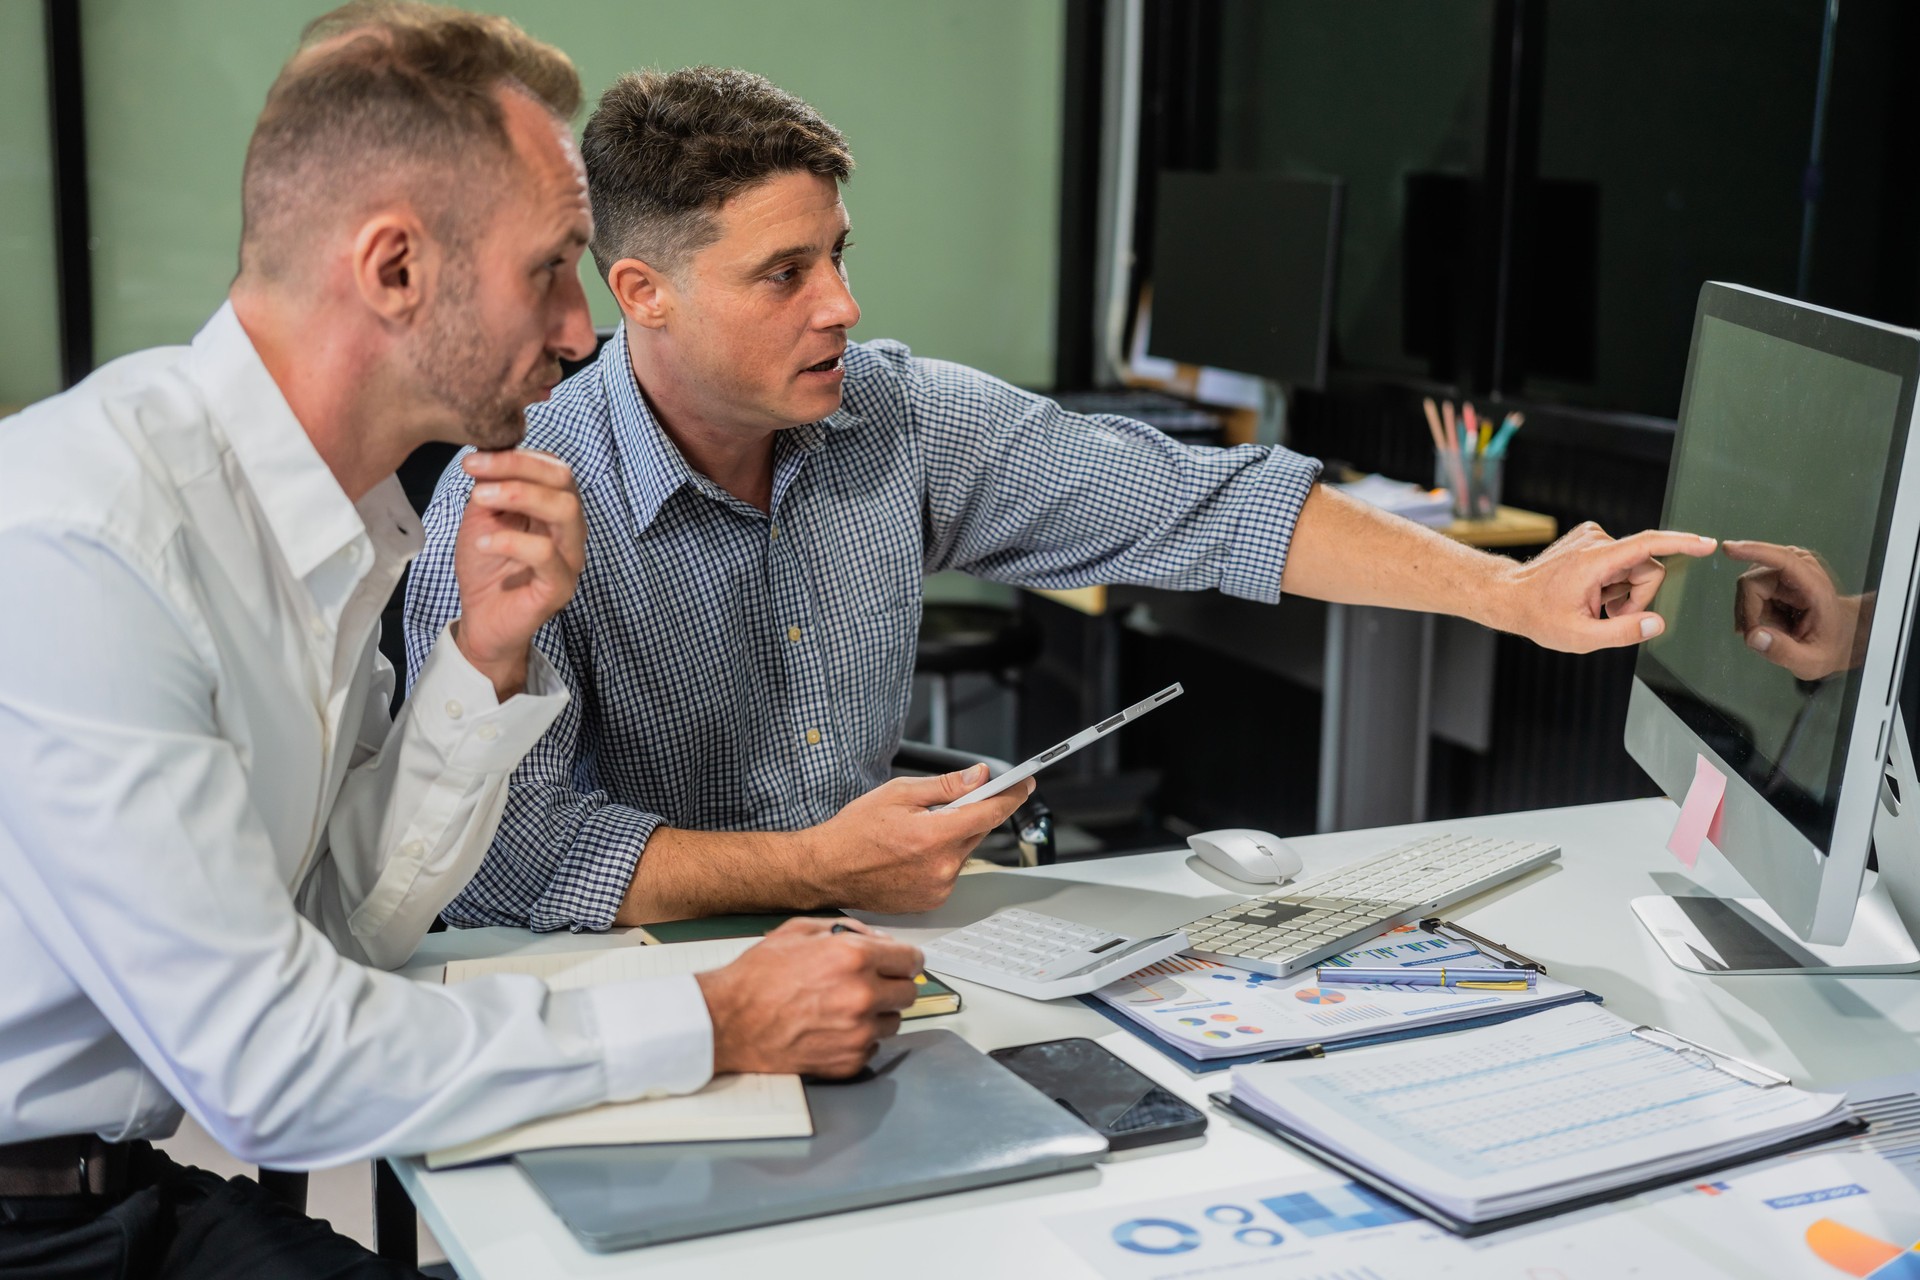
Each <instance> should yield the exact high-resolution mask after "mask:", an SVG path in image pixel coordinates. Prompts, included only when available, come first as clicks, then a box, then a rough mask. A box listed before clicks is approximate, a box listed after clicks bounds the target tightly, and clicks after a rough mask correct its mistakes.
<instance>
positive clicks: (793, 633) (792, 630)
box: [787, 627, 800, 644]
mask: <svg viewBox="0 0 1920 1280" xmlns="http://www.w3.org/2000/svg"><path fill="white" fill-rule="evenodd" d="M787 639H788V640H790V641H792V642H793V643H794V644H798V643H800V628H798V627H788V628H787Z"/></svg>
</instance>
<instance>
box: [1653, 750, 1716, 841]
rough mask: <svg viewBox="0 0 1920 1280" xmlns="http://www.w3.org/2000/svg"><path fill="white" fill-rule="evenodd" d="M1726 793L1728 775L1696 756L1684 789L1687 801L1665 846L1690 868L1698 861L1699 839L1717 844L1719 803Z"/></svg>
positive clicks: (1681, 808)
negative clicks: (1690, 775)
mask: <svg viewBox="0 0 1920 1280" xmlns="http://www.w3.org/2000/svg"><path fill="white" fill-rule="evenodd" d="M1726 796H1727V775H1726V774H1724V773H1721V772H1720V771H1719V770H1718V769H1716V768H1714V767H1713V765H1712V764H1711V763H1709V762H1708V760H1707V758H1706V757H1705V756H1702V755H1696V756H1695V757H1694V763H1693V785H1692V786H1690V787H1688V788H1687V798H1686V801H1685V802H1684V803H1683V804H1682V805H1681V806H1680V820H1679V821H1678V822H1676V823H1674V824H1673V834H1672V835H1670V836H1668V837H1667V848H1668V850H1669V851H1671V852H1672V854H1673V856H1674V857H1676V858H1678V859H1680V861H1681V863H1682V864H1683V865H1684V866H1686V867H1688V868H1691V867H1692V866H1693V864H1694V863H1696V862H1698V861H1699V860H1700V842H1701V841H1702V840H1711V841H1713V842H1714V843H1715V844H1716V845H1717V844H1719V843H1720V802H1721V801H1722V800H1724V799H1726Z"/></svg>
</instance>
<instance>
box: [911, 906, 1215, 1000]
mask: <svg viewBox="0 0 1920 1280" xmlns="http://www.w3.org/2000/svg"><path fill="white" fill-rule="evenodd" d="M1187 942H1188V939H1187V935H1186V934H1184V933H1180V932H1174V933H1163V934H1159V935H1156V936H1155V937H1151V938H1129V937H1127V936H1126V935H1124V934H1119V933H1115V932H1114V931H1113V930H1111V929H1100V928H1095V927H1094V926H1092V925H1084V924H1075V923H1074V922H1073V921H1071V920H1062V919H1060V918H1059V917H1058V916H1045V915H1041V914H1040V913H1039V912H1038V911H1022V910H1020V909H1019V908H1017V907H1009V908H1008V909H1007V910H1005V911H998V912H995V913H994V914H993V915H990V916H988V917H987V918H986V919H985V920H982V921H980V922H978V923H977V924H970V925H968V926H967V927H966V928H964V929H955V930H954V931H953V932H952V933H948V934H943V935H941V936H940V937H939V938H937V939H935V940H934V941H932V942H930V943H928V944H927V945H926V946H925V947H923V948H921V950H922V951H923V953H924V954H925V955H926V958H927V968H929V969H931V970H932V971H933V972H935V973H937V974H940V975H941V976H942V977H949V978H965V979H967V980H968V981H969V982H979V983H983V984H985V985H986V986H989V987H998V988H999V989H1000V990H1002V991H1011V992H1013V993H1014V994H1015V995H1020V996H1032V997H1033V998H1034V999H1036V1000H1052V999H1054V998H1056V997H1058V996H1077V995H1084V994H1086V993H1087V992H1089V991H1093V990H1096V989H1097V988H1100V987H1104V986H1106V985H1107V984H1108V983H1109V982H1113V981H1116V980H1118V979H1120V978H1124V977H1126V976H1127V975H1128V974H1130V973H1136V972H1138V971H1139V970H1141V969H1144V968H1146V967H1147V966H1148V965H1150V964H1153V963H1154V962H1156V961H1159V960H1165V959H1166V958H1167V957H1168V956H1171V955H1176V954H1178V953H1179V952H1180V951H1182V950H1184V949H1185V948H1186V946H1187Z"/></svg>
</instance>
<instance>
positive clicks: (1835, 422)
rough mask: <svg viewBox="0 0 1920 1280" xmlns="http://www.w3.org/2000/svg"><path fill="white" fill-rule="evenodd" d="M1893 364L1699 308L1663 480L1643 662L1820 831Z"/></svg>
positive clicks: (1826, 836) (1874, 541)
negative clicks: (1876, 363)
mask: <svg viewBox="0 0 1920 1280" xmlns="http://www.w3.org/2000/svg"><path fill="white" fill-rule="evenodd" d="M1900 396H1901V380H1900V378H1899V377H1897V376H1896V375H1894V374H1892V373H1888V372H1886V371H1884V370H1881V369H1877V368H1874V367H1872V366H1870V365H1865V364H1859V363H1856V362H1854V361H1851V360H1846V359H1843V358H1841V357H1839V356H1835V355H1832V354H1829V353H1827V352H1823V351H1816V350H1813V349H1812V348H1809V347H1803V346H1801V345H1799V344H1798V343H1794V342H1789V341H1787V340H1785V339H1783V338H1777V337H1774V336H1772V335H1770V334H1766V333H1761V332H1759V331H1757V330H1753V329H1748V328H1745V327H1743V326H1740V325H1737V324H1734V323H1731V322H1730V321H1727V320H1722V319H1719V318H1716V317H1713V316H1708V317H1705V318H1703V319H1702V321H1701V331H1700V342H1699V350H1698V351H1697V353H1696V355H1695V358H1694V365H1693V383H1692V386H1691V388H1690V390H1689V392H1688V398H1687V403H1686V405H1685V408H1684V411H1683V418H1682V422H1681V430H1680V436H1679V439H1678V441H1677V444H1676V448H1677V449H1678V450H1679V458H1678V462H1677V465H1676V467H1675V469H1674V472H1673V480H1672V484H1671V491H1670V492H1669V493H1668V495H1667V502H1668V514H1667V516H1666V520H1665V523H1666V525H1667V527H1668V528H1672V529H1685V530H1688V531H1689V532H1694V533H1704V534H1707V535H1709V536H1711V537H1715V538H1719V539H1721V540H1722V542H1723V543H1729V544H1731V545H1726V546H1723V547H1722V550H1721V552H1720V553H1719V554H1716V555H1714V556H1712V557H1709V558H1707V559H1704V560H1692V559H1689V558H1687V557H1684V556H1676V557H1674V558H1673V559H1671V560H1669V561H1668V562H1667V578H1666V581H1665V583H1664V584H1663V585H1662V587H1661V589H1660V594H1659V595H1658V596H1657V597H1656V598H1655V600H1654V604H1653V608H1654V610H1655V611H1656V612H1658V613H1659V614H1661V616H1663V617H1664V618H1665V619H1666V620H1667V629H1666V631H1665V632H1663V633H1662V634H1661V635H1660V636H1659V637H1657V638H1655V639H1654V640H1652V641H1650V642H1648V644H1647V645H1646V646H1645V648H1644V649H1643V651H1642V655H1641V661H1640V664H1639V668H1638V673H1639V675H1640V678H1641V679H1642V680H1643V681H1645V682H1646V683H1647V685H1648V686H1649V687H1650V688H1652V689H1653V690H1654V691H1655V692H1656V693H1657V694H1659V695H1660V697H1661V699H1662V700H1663V701H1664V702H1665V703H1666V704H1667V705H1668V706H1669V707H1671V708H1672V709H1673V710H1674V712H1675V713H1676V714H1678V715H1679V716H1680V717H1681V719H1682V720H1684V721H1685V722H1686V723H1687V725H1688V727H1690V728H1691V729H1693V731H1694V732H1695V733H1698V734H1699V735H1700V736H1701V737H1702V738H1703V739H1704V740H1705V741H1706V742H1707V743H1708V744H1709V745H1710V746H1711V747H1712V748H1713V749H1714V751H1716V752H1717V753H1718V754H1719V756H1720V757H1721V760H1722V761H1723V762H1724V763H1725V764H1726V765H1728V766H1730V767H1731V768H1732V769H1733V770H1734V771H1735V772H1737V773H1739V774H1740V775H1741V776H1743V777H1744V778H1745V779H1746V780H1747V782H1748V783H1749V784H1750V785H1752V786H1753V787H1754V788H1755V789H1756V790H1758V791H1759V792H1760V793H1761V794H1762V795H1764V796H1766V797H1768V799H1769V800H1770V801H1771V802H1772V803H1773V804H1774V806H1775V807H1776V808H1777V809H1779V810H1780V812H1781V813H1782V815H1783V816H1785V817H1786V818H1787V819H1788V820H1790V821H1791V822H1793V823H1794V825H1795V826H1796V827H1798V828H1799V829H1800V831H1801V832H1802V833H1803V834H1805V835H1806V836H1807V838H1808V839H1809V840H1810V841H1812V842H1813V844H1814V845H1815V847H1817V848H1820V849H1826V848H1827V847H1828V845H1829V844H1830V843H1831V841H1832V836H1833V820H1834V810H1835V805H1836V802H1837V800H1838V793H1839V788H1840V781H1841V773H1842V770H1843V767H1844V764H1845V756H1846V744H1847V739H1848V736H1849V734H1850V733H1851V731H1852V728H1853V717H1854V709H1855V705H1856V703H1857V701H1858V695H1859V685H1860V680H1859V663H1860V655H1861V651H1862V649H1863V648H1864V646H1865V639H1866V631H1867V629H1868V624H1869V623H1870V622H1871V619H1872V614H1873V607H1874V600H1873V596H1872V593H1871V590H1870V587H1871V585H1872V584H1876V583H1877V581H1878V578H1879V573H1880V567H1881V561H1882V558H1883V556H1884V553H1885V539H1886V528H1887V522H1888V520H1889V519H1890V517H1891V511H1890V510H1888V509H1887V507H1888V505H1889V503H1888V502H1887V501H1886V499H1885V489H1886V480H1887V456H1888V450H1889V448H1890V446H1891V443H1892V440H1893V435H1894V430H1895V425H1896V421H1897V417H1898V414H1899V411H1900Z"/></svg>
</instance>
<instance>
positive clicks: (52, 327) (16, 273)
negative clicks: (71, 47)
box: [0, 0, 60, 412]
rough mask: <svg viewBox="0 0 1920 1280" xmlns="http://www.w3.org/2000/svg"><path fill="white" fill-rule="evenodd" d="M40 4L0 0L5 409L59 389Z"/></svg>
mask: <svg viewBox="0 0 1920 1280" xmlns="http://www.w3.org/2000/svg"><path fill="white" fill-rule="evenodd" d="M44 48H45V44H44V41H43V40H42V38H41V29H40V6H39V5H37V4H27V3H24V0H0V299H4V302H0V412H4V410H5V407H6V406H8V405H20V404H25V403H27V402H28V401H30V400H38V399H39V398H40V397H42V396H45V395H51V394H52V393H53V392H55V391H58V390H59V389H60V338H59V320H58V318H57V316H56V313H55V307H56V305H57V304H56V301H55V299H56V294H55V292H54V262H53V203H52V202H53V172H52V167H51V165H50V163H49V160H48V156H49V152H50V147H49V144H48V141H47V69H46V55H45V53H44Z"/></svg>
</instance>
